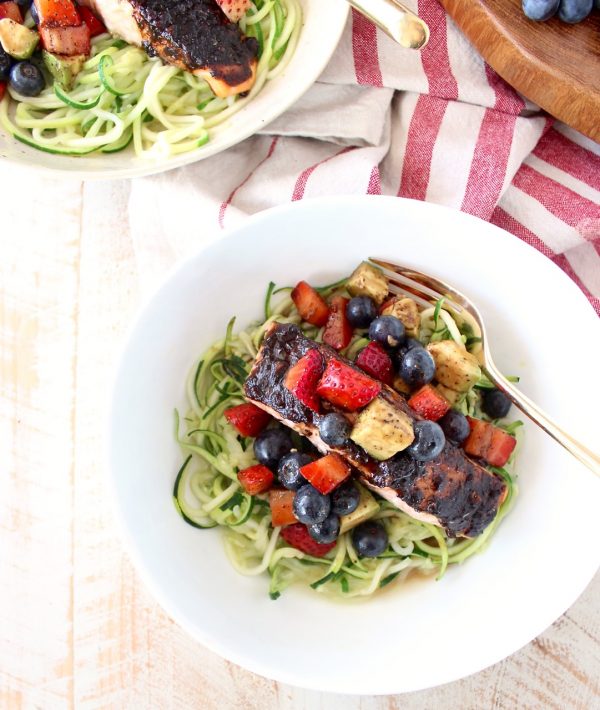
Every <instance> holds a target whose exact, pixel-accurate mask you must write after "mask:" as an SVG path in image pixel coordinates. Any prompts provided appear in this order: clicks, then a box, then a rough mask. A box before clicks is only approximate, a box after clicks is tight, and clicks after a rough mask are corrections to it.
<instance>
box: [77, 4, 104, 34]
mask: <svg viewBox="0 0 600 710" xmlns="http://www.w3.org/2000/svg"><path fill="white" fill-rule="evenodd" d="M77 10H78V12H79V14H80V15H81V19H82V20H83V21H84V22H85V24H86V25H87V26H88V28H89V30H90V37H97V36H98V35H102V34H104V33H105V32H106V31H107V29H106V27H105V26H104V25H103V24H102V22H101V21H100V20H99V19H98V18H97V17H96V15H94V13H93V12H92V11H91V10H90V8H89V7H84V6H83V5H80V6H79V7H78V8H77Z"/></svg>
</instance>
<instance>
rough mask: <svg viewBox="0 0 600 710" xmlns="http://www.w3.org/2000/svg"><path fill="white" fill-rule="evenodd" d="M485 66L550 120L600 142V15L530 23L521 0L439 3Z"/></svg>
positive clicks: (475, 0) (464, 0)
mask: <svg viewBox="0 0 600 710" xmlns="http://www.w3.org/2000/svg"><path fill="white" fill-rule="evenodd" d="M440 2H441V4H442V5H443V6H444V7H445V9H446V11H447V12H448V14H449V15H450V16H451V17H452V19H453V20H454V21H455V22H456V24H457V25H458V26H459V27H460V29H461V30H462V31H463V32H464V33H465V35H466V36H467V37H468V38H469V40H470V41H471V42H472V43H473V45H474V46H475V47H476V48H477V50H478V51H479V52H480V53H481V55H482V56H483V57H484V59H485V60H486V61H487V63H488V64H489V65H490V66H491V67H492V68H493V69H495V70H496V71H497V72H498V74H500V76H501V77H502V78H503V79H505V80H506V81H507V82H508V83H509V84H511V86H514V87H515V89H517V91H519V92H521V93H522V94H523V95H524V96H526V97H527V98H528V99H530V100H531V101H533V102H534V103H536V104H537V105H538V106H541V107H542V108H543V109H545V110H546V111H548V113H550V114H551V115H552V116H555V117H556V118H558V119H560V120H561V121H564V122H565V123H566V124H568V125H569V126H572V127H573V128H576V129H577V130H578V131H581V133H584V134H585V135H586V136H589V137H590V138H592V139H593V140H595V141H598V142H600V12H598V11H596V10H595V11H593V12H592V14H591V15H590V16H589V17H588V18H587V19H586V20H584V21H583V22H581V23H580V24H578V25H567V24H565V23H563V22H561V21H560V20H558V19H557V18H552V19H551V20H548V21H547V22H533V21H531V20H528V19H527V18H526V17H525V15H524V14H523V11H522V9H521V1H520V0H440Z"/></svg>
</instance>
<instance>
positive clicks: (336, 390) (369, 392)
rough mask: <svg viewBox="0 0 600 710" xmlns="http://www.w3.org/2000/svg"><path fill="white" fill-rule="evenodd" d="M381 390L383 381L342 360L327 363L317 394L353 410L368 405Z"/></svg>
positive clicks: (332, 402)
mask: <svg viewBox="0 0 600 710" xmlns="http://www.w3.org/2000/svg"><path fill="white" fill-rule="evenodd" d="M380 392H381V383H380V382H377V381H376V380H374V379H373V378H371V377H368V376H367V375H363V373H362V372H359V371H358V370H355V369H354V368H353V367H350V365H346V364H345V363H343V362H341V361H340V360H330V361H329V362H328V363H327V367H326V368H325V372H324V373H323V377H321V379H320V381H319V384H318V385H317V394H319V395H320V396H321V397H324V398H325V399H326V400H327V401H329V402H331V404H335V405H336V406H337V407H341V408H342V409H346V410H348V411H350V412H353V411H355V410H357V409H360V408H361V407H364V406H366V405H367V404H369V402H370V401H371V400H372V399H374V398H375V397H376V396H377V395H378V394H379V393H380Z"/></svg>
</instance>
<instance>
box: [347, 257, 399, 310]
mask: <svg viewBox="0 0 600 710" xmlns="http://www.w3.org/2000/svg"><path fill="white" fill-rule="evenodd" d="M346 289H347V291H348V293H349V294H350V295H351V296H369V298H372V299H373V300H374V301H375V303H376V304H377V305H381V304H382V303H383V302H384V301H385V297H386V296H387V295H388V291H389V285H388V281H387V279H386V278H385V276H384V275H383V274H382V273H381V271H380V270H379V269H377V268H375V267H374V266H371V264H367V263H366V262H364V261H363V263H362V264H360V266H358V268H356V269H355V270H354V272H353V273H352V275H351V276H350V278H349V279H348V281H347V283H346Z"/></svg>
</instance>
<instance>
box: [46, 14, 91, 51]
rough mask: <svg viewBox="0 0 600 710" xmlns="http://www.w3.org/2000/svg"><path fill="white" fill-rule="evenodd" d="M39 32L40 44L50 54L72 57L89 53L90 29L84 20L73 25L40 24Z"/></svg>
mask: <svg viewBox="0 0 600 710" xmlns="http://www.w3.org/2000/svg"><path fill="white" fill-rule="evenodd" d="M39 32H40V39H41V42H42V46H43V47H44V49H45V50H46V51H47V52H50V54H60V55H63V56H65V57H74V56H75V55H77V54H83V55H85V56H87V55H88V54H89V53H90V30H89V27H88V26H87V25H86V24H85V23H84V22H82V23H81V24H80V25H77V26H73V27H71V26H69V27H54V26H53V25H42V24H40V26H39Z"/></svg>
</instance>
